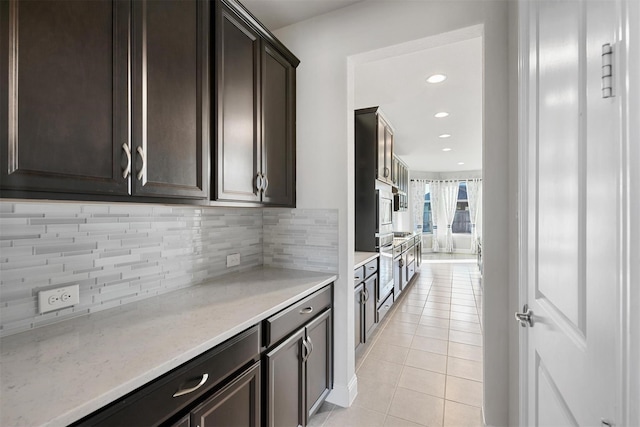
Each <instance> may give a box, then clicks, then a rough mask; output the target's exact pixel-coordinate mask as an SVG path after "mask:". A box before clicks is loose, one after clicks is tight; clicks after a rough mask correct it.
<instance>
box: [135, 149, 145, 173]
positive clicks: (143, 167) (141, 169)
mask: <svg viewBox="0 0 640 427" xmlns="http://www.w3.org/2000/svg"><path fill="white" fill-rule="evenodd" d="M136 151H137V152H138V154H139V155H140V158H141V159H142V167H141V168H140V170H139V171H138V175H137V178H138V180H141V179H142V176H143V175H144V169H145V166H146V163H147V156H145V154H144V149H143V148H142V147H138V148H137V149H136Z"/></svg>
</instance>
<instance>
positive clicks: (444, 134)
mask: <svg viewBox="0 0 640 427" xmlns="http://www.w3.org/2000/svg"><path fill="white" fill-rule="evenodd" d="M438 138H451V135H449V134H448V133H443V134H442V135H438Z"/></svg>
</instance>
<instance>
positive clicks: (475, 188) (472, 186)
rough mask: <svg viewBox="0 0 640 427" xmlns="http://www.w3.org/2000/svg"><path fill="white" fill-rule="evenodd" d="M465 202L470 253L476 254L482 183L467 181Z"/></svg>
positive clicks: (474, 180) (479, 181)
mask: <svg viewBox="0 0 640 427" xmlns="http://www.w3.org/2000/svg"><path fill="white" fill-rule="evenodd" d="M467 200H468V201H469V219H470V220H471V252H472V253H474V254H476V253H478V243H479V236H480V233H479V230H478V227H477V225H478V213H479V212H480V211H481V210H482V181H481V180H479V179H470V180H467Z"/></svg>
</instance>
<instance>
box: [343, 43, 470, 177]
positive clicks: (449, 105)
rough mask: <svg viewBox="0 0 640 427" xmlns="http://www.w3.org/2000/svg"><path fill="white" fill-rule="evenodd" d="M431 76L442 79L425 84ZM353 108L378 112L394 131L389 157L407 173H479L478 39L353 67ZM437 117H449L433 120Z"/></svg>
mask: <svg viewBox="0 0 640 427" xmlns="http://www.w3.org/2000/svg"><path fill="white" fill-rule="evenodd" d="M433 74H444V75H446V76H447V79H446V80H445V81H444V82H442V83H436V84H432V83H427V81H426V79H427V77H429V76H431V75H433ZM355 106H356V108H366V107H372V106H380V108H381V109H382V112H383V114H384V115H385V117H387V119H388V120H389V122H390V123H391V125H392V126H393V128H394V144H395V146H394V151H395V153H396V155H398V157H400V158H401V159H402V160H404V161H405V163H407V165H408V166H409V169H410V170H412V171H426V172H454V171H471V170H473V171H477V170H481V169H482V38H480V37H477V38H473V39H469V40H464V41H459V42H456V43H451V44H447V45H444V46H439V47H435V48H431V49H426V50H422V51H418V52H414V53H410V54H406V55H400V56H393V57H390V58H387V59H384V60H379V61H375V62H368V63H364V64H360V65H358V66H357V67H356V69H355ZM442 111H445V112H448V113H449V116H448V117H445V118H435V117H434V114H436V113H438V112H442ZM442 134H449V135H451V136H450V137H449V138H439V135H442ZM444 148H450V149H451V150H450V151H443V149H444ZM459 163H464V164H462V165H460V164H459Z"/></svg>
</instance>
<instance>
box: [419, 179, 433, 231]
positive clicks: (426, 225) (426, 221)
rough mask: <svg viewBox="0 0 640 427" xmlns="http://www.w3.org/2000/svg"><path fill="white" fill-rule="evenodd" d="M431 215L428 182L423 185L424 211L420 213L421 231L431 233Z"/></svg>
mask: <svg viewBox="0 0 640 427" xmlns="http://www.w3.org/2000/svg"><path fill="white" fill-rule="evenodd" d="M432 225H433V224H432V216H431V192H430V190H429V184H425V186H424V212H423V213H422V232H423V233H427V234H429V233H433V228H432Z"/></svg>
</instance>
